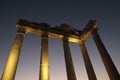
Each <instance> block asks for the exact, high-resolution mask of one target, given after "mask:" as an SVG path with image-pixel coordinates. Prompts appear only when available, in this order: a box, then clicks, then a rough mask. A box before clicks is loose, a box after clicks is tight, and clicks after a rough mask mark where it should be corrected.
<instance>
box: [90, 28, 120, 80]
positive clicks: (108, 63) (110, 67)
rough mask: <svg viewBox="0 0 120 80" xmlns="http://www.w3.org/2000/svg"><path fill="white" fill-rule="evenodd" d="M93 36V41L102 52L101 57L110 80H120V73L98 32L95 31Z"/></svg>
mask: <svg viewBox="0 0 120 80" xmlns="http://www.w3.org/2000/svg"><path fill="white" fill-rule="evenodd" d="M92 36H93V39H94V41H95V43H96V46H97V48H98V50H99V52H100V56H101V58H102V61H103V63H104V66H105V68H106V70H107V73H108V76H109V78H110V80H120V75H119V72H118V71H117V69H116V67H115V65H114V63H113V61H112V59H111V57H110V55H109V54H108V52H107V50H106V48H105V46H104V44H103V42H102V41H101V39H100V36H99V34H98V32H97V30H94V31H93V32H92Z"/></svg>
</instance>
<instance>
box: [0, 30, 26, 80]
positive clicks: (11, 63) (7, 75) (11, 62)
mask: <svg viewBox="0 0 120 80" xmlns="http://www.w3.org/2000/svg"><path fill="white" fill-rule="evenodd" d="M24 33H25V31H24V30H22V29H18V31H17V34H16V38H15V40H14V42H13V45H12V47H11V50H10V53H9V56H8V59H7V62H6V65H5V67H4V71H3V74H2V77H1V80H14V78H15V74H16V70H17V65H18V60H19V56H20V51H21V46H22V43H23V38H24Z"/></svg>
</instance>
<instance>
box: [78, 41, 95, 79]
mask: <svg viewBox="0 0 120 80" xmlns="http://www.w3.org/2000/svg"><path fill="white" fill-rule="evenodd" d="M79 45H80V49H81V52H82V56H83V59H84V63H85V67H86V71H87V74H88V79H89V80H97V78H96V75H95V72H94V69H93V66H92V63H91V61H90V58H89V55H88V52H87V49H86V46H85V43H84V42H81V43H80V44H79Z"/></svg>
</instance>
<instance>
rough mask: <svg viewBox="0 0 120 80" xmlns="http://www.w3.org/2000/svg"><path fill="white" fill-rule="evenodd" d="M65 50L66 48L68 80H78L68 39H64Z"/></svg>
mask: <svg viewBox="0 0 120 80" xmlns="http://www.w3.org/2000/svg"><path fill="white" fill-rule="evenodd" d="M63 48H64V57H65V63H66V70H67V78H68V80H77V79H76V75H75V70H74V66H73V61H72V57H71V52H70V48H69V43H68V39H67V38H66V37H65V38H64V39H63Z"/></svg>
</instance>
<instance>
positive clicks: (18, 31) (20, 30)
mask: <svg viewBox="0 0 120 80" xmlns="http://www.w3.org/2000/svg"><path fill="white" fill-rule="evenodd" d="M25 33H26V30H25V29H24V28H18V30H17V34H25Z"/></svg>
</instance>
